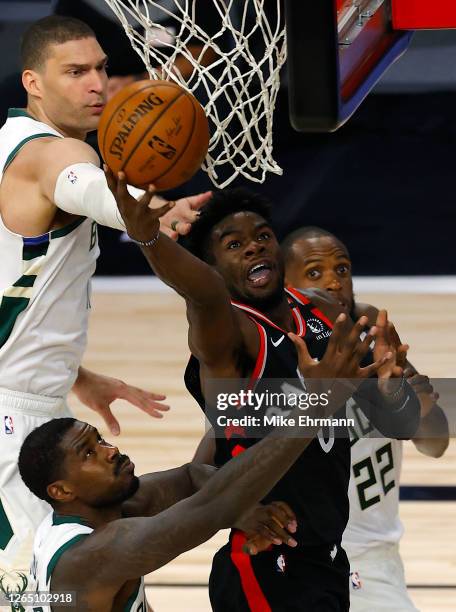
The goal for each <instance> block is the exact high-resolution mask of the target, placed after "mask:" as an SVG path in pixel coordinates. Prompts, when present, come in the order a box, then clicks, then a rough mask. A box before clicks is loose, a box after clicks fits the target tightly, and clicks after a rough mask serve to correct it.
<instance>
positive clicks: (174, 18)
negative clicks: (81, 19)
mask: <svg viewBox="0 0 456 612" xmlns="http://www.w3.org/2000/svg"><path fill="white" fill-rule="evenodd" d="M105 1H106V3H107V4H108V5H109V6H110V8H111V9H112V11H113V12H114V13H115V15H116V16H117V18H118V19H119V21H120V22H121V24H122V26H123V28H124V30H125V32H126V34H127V36H128V37H129V39H130V41H131V44H132V46H133V48H134V49H135V51H136V52H137V53H138V54H139V55H140V56H141V58H142V60H143V62H144V65H145V67H146V69H147V71H148V73H149V75H150V77H151V78H152V79H166V80H173V81H176V82H177V83H179V84H180V85H181V86H183V87H184V88H185V89H187V90H188V91H190V92H192V93H193V94H194V95H195V96H196V97H197V98H198V100H199V101H200V102H201V104H202V105H203V107H204V109H205V112H206V115H207V117H208V119H209V125H210V133H211V140H210V143H209V151H208V155H207V157H206V160H205V162H204V164H203V166H202V167H203V169H204V170H205V171H206V172H207V174H208V175H209V177H210V179H211V180H212V182H213V183H214V184H215V185H216V186H218V187H220V188H223V187H226V186H227V185H229V184H230V183H231V182H232V181H233V180H234V179H235V178H236V177H237V176H243V177H244V178H247V179H249V180H251V181H255V182H263V181H264V180H265V178H266V174H267V173H268V172H272V173H274V174H282V169H281V168H280V167H279V166H278V164H277V163H276V162H275V161H274V159H273V150H272V149H273V131H272V128H273V110H274V106H275V101H276V97H277V93H278V91H279V87H280V69H281V67H282V66H283V64H284V62H285V59H286V40H285V38H286V37H285V23H284V21H285V20H284V18H283V15H282V14H281V0H243V1H242V2H239V1H238V0H161V1H158V2H155V1H153V0H105ZM265 5H268V6H267V8H268V11H270V10H271V7H272V8H273V10H272V11H271V13H272V14H273V17H271V14H270V13H269V12H268V14H267V13H266V12H265ZM208 9H210V11H211V12H212V13H213V16H212V17H211V18H210V26H208V27H205V26H203V25H202V24H201V20H200V18H199V16H200V15H201V14H202V10H204V11H205V12H206V13H207V10H208ZM208 57H209V58H210V61H209V62H208V61H207V59H206V58H208ZM182 58H184V59H185V60H187V64H186V65H187V67H188V66H189V67H190V69H189V70H187V71H186V73H185V75H184V74H182V71H181V70H180V69H179V61H182Z"/></svg>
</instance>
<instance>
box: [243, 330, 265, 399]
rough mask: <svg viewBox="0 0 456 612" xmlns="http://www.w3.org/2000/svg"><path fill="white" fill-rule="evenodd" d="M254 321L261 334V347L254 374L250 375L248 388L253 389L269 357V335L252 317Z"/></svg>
mask: <svg viewBox="0 0 456 612" xmlns="http://www.w3.org/2000/svg"><path fill="white" fill-rule="evenodd" d="M252 321H253V322H254V323H255V325H256V326H257V329H258V333H259V335H260V348H259V350H258V356H257V359H256V363H255V367H254V368H253V372H252V376H251V377H250V380H249V384H248V385H247V389H252V388H253V387H254V386H255V384H256V382H257V380H259V379H260V378H261V377H262V376H263V372H264V368H265V366H266V359H267V358H268V348H267V347H268V337H267V335H266V330H265V329H264V327H263V326H262V325H260V324H259V323H258V321H255V319H252Z"/></svg>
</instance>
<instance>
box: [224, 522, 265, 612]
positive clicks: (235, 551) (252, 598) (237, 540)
mask: <svg viewBox="0 0 456 612" xmlns="http://www.w3.org/2000/svg"><path fill="white" fill-rule="evenodd" d="M246 541H247V537H246V536H245V534H243V533H242V532H235V533H234V534H233V538H232V540H231V561H232V562H233V563H234V565H235V566H236V568H237V570H238V572H239V576H240V577H241V585H242V590H243V591H244V595H245V597H246V599H247V603H248V605H249V608H250V610H251V612H272V611H271V606H270V605H269V603H268V600H267V599H266V597H265V595H264V593H263V591H262V590H261V587H260V585H259V583H258V580H257V578H256V576H255V572H254V571H253V567H252V560H251V558H250V556H249V555H248V554H246V553H245V552H243V550H242V547H243V546H244V544H245V542H246Z"/></svg>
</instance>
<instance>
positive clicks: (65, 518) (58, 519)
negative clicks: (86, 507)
mask: <svg viewBox="0 0 456 612" xmlns="http://www.w3.org/2000/svg"><path fill="white" fill-rule="evenodd" d="M66 523H78V525H84V527H90V525H89V524H88V523H87V521H85V520H84V519H83V518H82V516H75V515H74V514H56V513H55V512H53V513H52V524H53V525H65V524H66Z"/></svg>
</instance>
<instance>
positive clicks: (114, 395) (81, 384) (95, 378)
mask: <svg viewBox="0 0 456 612" xmlns="http://www.w3.org/2000/svg"><path fill="white" fill-rule="evenodd" d="M72 390H73V392H74V393H75V394H76V396H77V397H78V399H79V401H80V402H82V403H83V404H84V405H86V406H87V407H88V408H91V409H92V410H93V411H95V412H97V413H98V414H99V415H100V416H101V417H102V419H103V420H104V422H105V423H106V425H107V426H108V427H109V431H110V432H111V433H112V434H113V435H114V436H118V435H119V434H120V425H119V421H118V420H117V419H116V417H115V416H114V415H113V413H112V411H111V404H112V402H113V401H114V400H116V399H123V400H125V401H127V402H129V403H130V404H132V405H133V406H136V407H137V408H139V409H140V410H142V411H143V412H145V413H146V414H148V415H149V416H152V417H154V418H156V419H161V418H163V414H162V413H163V412H167V411H168V410H169V406H168V405H166V404H162V403H161V402H162V401H163V400H164V399H166V396H165V395H162V394H160V393H152V392H150V391H145V390H144V389H139V388H138V387H133V386H132V385H128V384H126V383H124V382H123V381H122V380H118V379H117V378H111V377H110V376H104V375H102V374H96V373H95V372H91V371H90V370H86V369H85V368H79V376H78V378H77V380H76V382H75V384H74V386H73V389H72Z"/></svg>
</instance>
